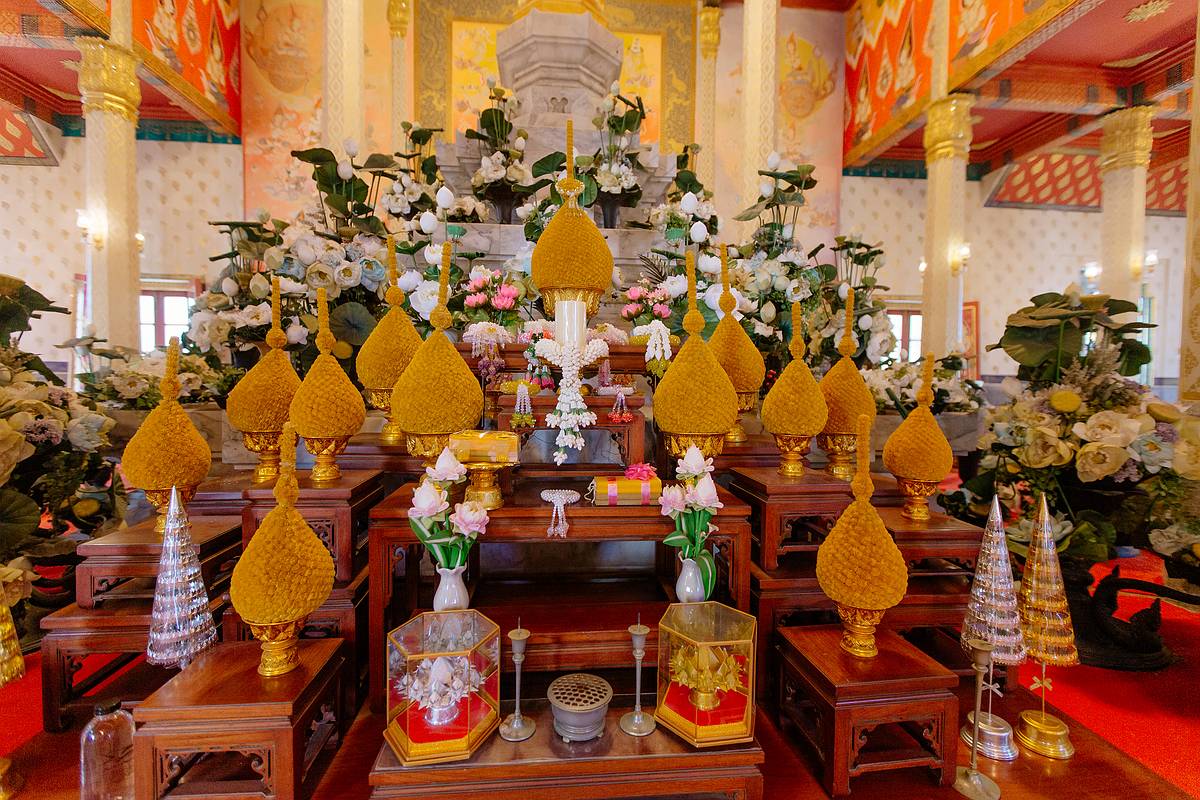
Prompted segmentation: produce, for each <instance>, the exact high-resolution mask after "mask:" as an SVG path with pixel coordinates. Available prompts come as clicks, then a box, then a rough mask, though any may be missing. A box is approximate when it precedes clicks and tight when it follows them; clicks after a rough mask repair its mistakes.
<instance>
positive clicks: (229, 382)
mask: <svg viewBox="0 0 1200 800" xmlns="http://www.w3.org/2000/svg"><path fill="white" fill-rule="evenodd" d="M270 305H271V304H270V303H267V306H268V315H269V314H270ZM255 308H257V307H255ZM255 313H257V311H255ZM267 323H268V325H269V324H270V319H269V318H268V320H267ZM100 343H101V342H100V340H97V339H94V338H91V337H85V338H81V339H72V340H70V341H67V342H63V343H62V344H61V345H59V346H60V347H73V348H74V349H75V352H76V354H77V355H79V356H80V358H81V359H82V360H83V361H84V363H86V364H87V369H86V370H85V371H82V372H79V373H78V374H77V375H76V376H75V377H76V378H77V379H78V380H79V382H80V383H81V384H82V386H83V389H82V394H83V395H85V396H86V397H88V398H90V399H91V400H93V401H94V402H96V403H97V404H99V405H101V406H103V407H104V408H110V409H129V410H136V411H149V410H150V409H152V408H154V407H155V406H157V405H158V401H159V400H160V399H162V398H161V396H160V393H159V388H158V383H159V381H160V380H162V376H163V369H164V367H165V366H166V353H165V352H164V351H162V350H155V351H153V352H151V353H146V354H143V353H140V352H138V351H137V350H135V349H133V348H129V347H112V348H108V347H97V345H98V344H100ZM179 370H180V371H179V385H180V389H179V402H180V403H181V404H183V405H188V404H196V403H208V402H216V403H223V402H224V400H225V397H226V396H227V395H228V394H229V391H230V390H231V389H232V388H233V386H234V385H235V384H236V383H237V381H238V379H239V378H241V376H242V375H244V374H245V370H243V369H240V368H238V367H235V366H231V365H227V364H222V363H221V362H220V360H219V359H218V358H216V357H215V355H209V356H208V357H205V356H201V355H198V354H196V353H185V354H183V355H182V356H181V357H180V360H179Z"/></svg>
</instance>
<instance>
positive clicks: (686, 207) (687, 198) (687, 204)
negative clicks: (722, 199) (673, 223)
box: [679, 192, 700, 214]
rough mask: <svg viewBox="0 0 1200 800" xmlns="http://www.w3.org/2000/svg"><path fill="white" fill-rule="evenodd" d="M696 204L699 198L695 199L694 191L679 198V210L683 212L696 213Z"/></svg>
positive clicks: (698, 202)
mask: <svg viewBox="0 0 1200 800" xmlns="http://www.w3.org/2000/svg"><path fill="white" fill-rule="evenodd" d="M698 205H700V200H699V199H697V197H696V194H695V192H688V193H687V194H685V195H684V196H683V197H681V198H679V210H680V211H682V212H683V213H685V214H694V213H696V206H698Z"/></svg>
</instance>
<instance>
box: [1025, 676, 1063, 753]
mask: <svg viewBox="0 0 1200 800" xmlns="http://www.w3.org/2000/svg"><path fill="white" fill-rule="evenodd" d="M1041 685H1042V708H1041V710H1040V711H1035V710H1033V709H1029V710H1028V711H1022V712H1021V713H1020V714H1018V715H1017V741H1018V742H1020V743H1021V744H1023V745H1025V748H1026V749H1027V750H1031V751H1033V752H1034V753H1037V754H1038V755H1042V756H1045V757H1046V758H1056V759H1059V760H1061V761H1065V760H1067V759H1068V758H1070V757H1071V756H1073V755H1075V745H1073V744H1071V729H1070V728H1068V727H1067V723H1065V722H1063V721H1062V720H1061V719H1059V718H1058V717H1056V716H1054V715H1053V714H1047V713H1046V665H1045V663H1043V664H1042V680H1041Z"/></svg>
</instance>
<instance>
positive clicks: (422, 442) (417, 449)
mask: <svg viewBox="0 0 1200 800" xmlns="http://www.w3.org/2000/svg"><path fill="white" fill-rule="evenodd" d="M404 446H405V447H407V448H408V454H409V455H410V456H415V457H416V458H419V459H422V460H423V461H424V462H425V466H427V467H432V466H433V465H434V464H436V463H437V459H438V456H440V455H441V454H442V451H443V450H445V449H446V448H447V447H449V446H450V434H448V433H412V432H411V431H406V432H405V434H404Z"/></svg>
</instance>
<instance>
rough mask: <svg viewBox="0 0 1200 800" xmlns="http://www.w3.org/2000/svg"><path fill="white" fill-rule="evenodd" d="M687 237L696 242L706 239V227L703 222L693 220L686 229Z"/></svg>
mask: <svg viewBox="0 0 1200 800" xmlns="http://www.w3.org/2000/svg"><path fill="white" fill-rule="evenodd" d="M688 237H689V238H690V239H691V240H692V241H693V242H695V243H696V244H700V243H701V242H704V241H708V228H707V227H705V225H704V223H703V222H693V223H692V228H691V230H690V231H688Z"/></svg>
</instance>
